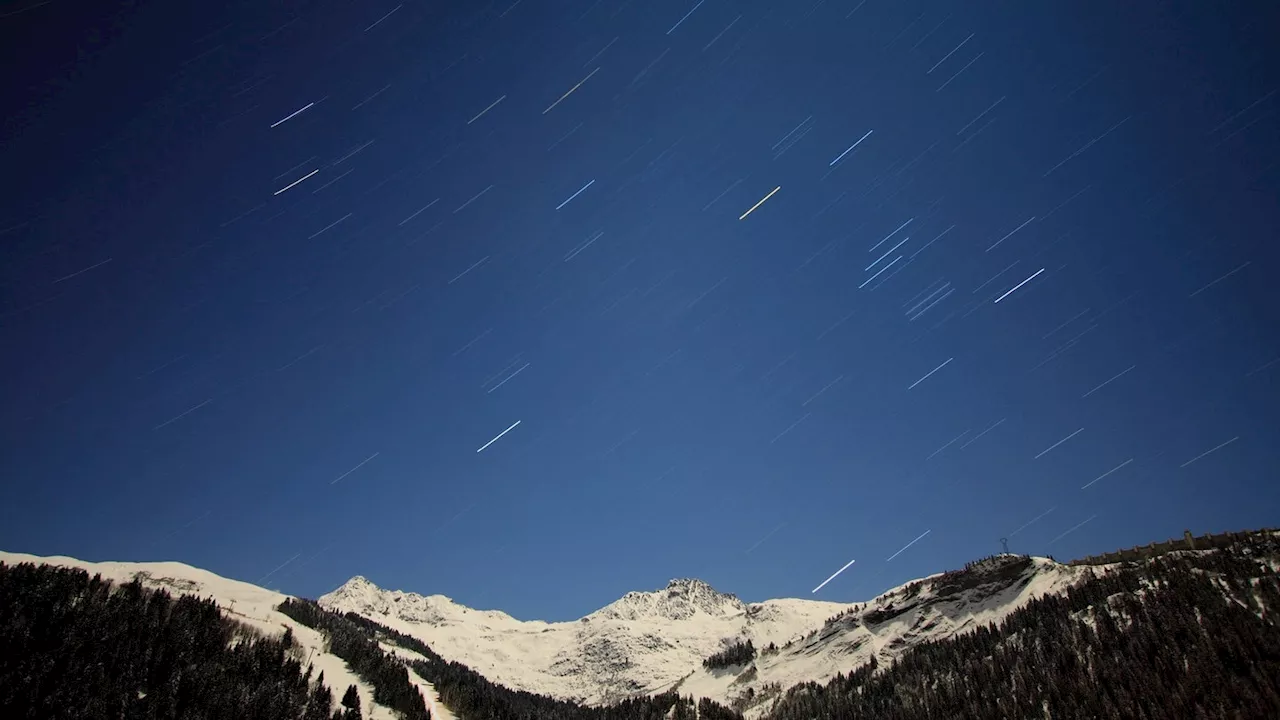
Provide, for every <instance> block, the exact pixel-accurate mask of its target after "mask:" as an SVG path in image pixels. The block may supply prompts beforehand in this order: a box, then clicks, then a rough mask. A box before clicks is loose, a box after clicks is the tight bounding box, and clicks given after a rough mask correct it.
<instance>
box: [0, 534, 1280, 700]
mask: <svg viewBox="0 0 1280 720" xmlns="http://www.w3.org/2000/svg"><path fill="white" fill-rule="evenodd" d="M1182 547H1184V546H1170V547H1169V548H1165V549H1161V551H1160V552H1159V553H1151V552H1148V553H1147V554H1144V555H1143V556H1142V557H1140V558H1139V559H1138V560H1134V561H1128V562H1122V563H1113V564H1078V565H1062V564H1059V563H1057V562H1055V561H1053V560H1051V559H1047V558H1034V557H1027V556H1020V555H1009V554H1005V555H996V556H992V557H989V558H984V559H982V560H979V561H975V562H971V563H969V564H968V565H967V566H966V567H965V568H963V569H960V570H955V571H950V572H944V573H940V574H936V575H932V576H929V577H926V578H922V579H920V580H916V581H913V582H910V583H906V584H904V585H902V586H900V587H897V588H894V589H892V590H890V591H888V592H885V593H883V594H881V595H880V596H879V597H876V598H874V599H872V600H870V601H868V602H864V603H858V604H853V605H844V604H838V603H826V602H817V601H810V600H799V599H781V600H770V601H765V602H760V603H744V602H742V601H741V600H740V599H738V598H737V597H735V596H733V595H730V594H726V593H722V592H719V591H717V590H715V589H714V588H712V587H710V586H709V585H707V584H706V583H704V582H701V581H698V580H692V579H680V580H673V581H671V582H670V583H669V584H668V585H667V587H665V588H663V589H661V590H657V591H651V592H632V593H628V594H627V595H625V596H623V597H622V598H620V599H619V600H617V601H615V602H613V603H610V604H609V605H607V606H605V607H603V608H601V609H599V610H597V611H595V612H593V613H591V614H589V615H587V616H585V617H583V618H581V619H579V620H577V621H574V622H565V623H545V622H538V621H520V620H517V619H515V618H512V617H511V616H509V615H507V614H505V613H502V612H498V611H478V610H473V609H471V608H467V607H465V606H462V605H460V604H457V603H454V602H453V601H451V600H449V599H448V598H447V597H444V596H441V595H432V596H422V595H416V594H413V593H405V592H401V591H390V590H383V589H380V588H378V587H377V586H376V585H374V584H373V583H372V582H370V581H369V580H367V579H365V578H362V577H356V578H353V579H352V580H350V581H348V582H347V583H346V584H344V585H343V586H342V587H340V588H338V589H337V590H335V591H333V592H332V593H329V594H327V595H325V596H323V597H321V598H320V599H319V601H318V602H312V601H299V600H296V599H292V598H288V597H287V596H284V595H281V594H279V593H274V592H270V591H267V590H264V589H262V588H257V587H255V586H252V585H249V584H247V583H241V582H238V581H234V580H228V579H225V578H220V577H218V576H216V575H213V574H212V573H208V572H207V571H203V570H200V569H198V568H192V567H189V566H186V565H182V564H178V563H85V562H82V561H78V560H74V559H71V558H37V557H34V556H29V555H16V554H12V553H0V562H3V563H5V564H7V565H13V564H15V563H24V562H25V563H33V564H35V565H46V564H47V565H51V566H63V567H68V568H81V569H84V570H86V571H88V572H90V573H101V574H102V577H103V578H104V579H108V580H114V581H116V582H117V583H120V584H125V583H129V582H131V581H132V582H134V583H135V584H136V585H137V586H138V587H146V588H152V589H160V590H164V591H167V592H170V593H172V594H173V595H175V596H177V595H179V594H182V593H191V594H193V595H195V596H198V597H202V598H211V602H214V603H215V605H213V606H212V607H216V608H217V609H218V610H219V611H220V612H221V613H222V614H223V615H224V616H225V617H227V618H229V619H234V620H235V621H236V622H237V623H238V624H242V625H243V626H244V627H246V628H249V629H251V630H252V632H254V633H255V634H257V635H260V636H261V637H263V638H268V639H269V638H285V637H287V638H288V639H289V640H288V641H289V642H291V643H293V644H294V645H296V647H297V651H296V652H297V654H298V655H299V657H298V658H297V661H298V667H299V668H301V667H303V666H304V665H305V664H310V665H312V666H314V669H315V670H316V671H323V672H324V676H325V678H326V682H327V684H328V685H329V686H330V687H331V688H334V689H335V694H336V693H337V691H338V690H340V689H341V688H345V687H346V686H347V685H349V684H350V685H355V686H356V687H357V690H358V692H359V696H360V697H361V698H362V699H363V702H362V705H364V708H363V709H364V711H365V715H364V716H365V717H372V718H389V717H398V716H400V713H398V712H397V711H394V710H392V709H391V707H392V706H397V707H399V706H405V707H407V706H406V705H405V703H407V702H409V700H408V698H407V697H406V696H405V695H404V693H405V691H406V690H396V689H395V688H396V687H403V688H405V689H407V691H408V692H409V693H410V694H414V693H413V692H412V689H417V690H419V691H421V693H422V696H423V697H424V698H425V701H426V702H425V708H424V709H429V710H430V712H431V714H432V717H444V718H449V717H452V716H453V713H451V712H450V710H453V711H454V712H455V713H456V715H457V717H461V718H466V719H468V720H471V719H472V718H474V719H477V720H479V719H480V718H506V717H513V718H514V717H539V718H565V719H574V720H577V719H578V718H582V719H583V720H596V719H604V718H609V719H611V720H631V719H632V718H658V717H669V718H692V717H695V716H697V717H702V718H721V717H723V718H733V717H738V716H739V715H738V713H742V714H743V715H745V716H747V717H748V718H769V719H770V720H792V719H793V718H795V719H799V718H813V717H862V716H873V717H877V718H903V719H904V720H906V719H913V718H925V717H941V716H946V717H972V718H987V717H991V718H996V717H1014V716H1016V717H1054V718H1059V717H1076V716H1089V717H1106V718H1113V717H1114V718H1122V717H1124V718H1127V717H1153V718H1155V717H1207V718H1218V717H1222V718H1227V717H1242V718H1252V717H1276V716H1280V629H1278V628H1277V625H1276V622H1275V610H1276V608H1277V607H1280V579H1278V577H1277V570H1278V569H1280V533H1276V532H1274V531H1265V532H1256V533H1241V534H1233V535H1230V536H1226V537H1224V538H1223V539H1220V540H1219V541H1218V542H1215V543H1213V544H1212V546H1211V547H1208V549H1204V548H1205V544H1203V543H1202V544H1200V545H1198V546H1197V549H1194V550H1186V549H1181V548H1182ZM28 567H30V566H28ZM19 607H21V604H19ZM17 617H19V618H21V617H22V613H21V612H19V615H18V616H17ZM286 632H287V635H285V634H284V633H286ZM303 652H305V654H306V658H305V660H306V662H305V663H303V658H302V657H301V654H302V653H303ZM357 670H359V672H357ZM371 679H372V680H371ZM384 681H386V682H384ZM396 683H400V685H396ZM295 684H296V683H295ZM375 699H376V700H377V702H376V703H372V702H371V701H372V700H375ZM726 706H727V707H726ZM1143 708H1158V709H1159V712H1155V711H1154V710H1153V711H1151V712H1148V711H1147V710H1144V709H1143ZM939 713H941V714H939ZM286 716H288V715H286ZM290 717H292V716H290Z"/></svg>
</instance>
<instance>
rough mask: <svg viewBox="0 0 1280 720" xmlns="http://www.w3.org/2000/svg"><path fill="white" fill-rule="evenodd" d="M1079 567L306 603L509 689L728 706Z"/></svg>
mask: <svg viewBox="0 0 1280 720" xmlns="http://www.w3.org/2000/svg"><path fill="white" fill-rule="evenodd" d="M1084 573H1085V570H1084V569H1083V568H1075V567H1069V566H1066V565H1061V564H1058V563H1056V562H1053V561H1051V560H1048V559H1045V558H1029V557H1024V556H1013V555H1009V556H1001V557H997V558H993V559H992V560H990V561H988V562H986V563H982V564H978V565H975V566H973V567H971V568H969V569H966V570H964V571H961V572H960V573H944V574H941V575H935V576H932V577H929V578H925V579H923V580H918V581H914V582H912V583H908V584H906V585H903V586H901V587H898V588H894V589H892V590H889V591H888V592H885V593H883V594H881V595H880V596H879V597H877V598H874V599H873V600H871V601H869V602H866V603H859V604H858V605H848V604H841V603H832V602H823V601H816V600H801V599H778V600H766V601H764V602H759V603H749V604H748V603H744V602H742V601H741V600H739V599H738V598H737V597H735V596H733V595H729V594H725V593H721V592H718V591H717V590H715V589H714V588H712V587H711V586H709V585H707V584H706V583H704V582H702V581H700V580H691V579H680V580H672V581H671V582H670V583H669V584H668V585H667V587H665V588H663V589H661V590H656V591H652V592H632V593H628V594H627V595H625V596H623V597H622V598H620V599H619V600H617V601H615V602H613V603H611V604H609V605H607V606H605V607H603V608H601V609H599V610H597V611H595V612H593V613H591V614H590V615H587V616H586V617H583V618H581V619H579V620H577V621H573V622H561V623H546V622H541V621H530V622H522V621H520V620H516V619H515V618H512V617H511V616H509V615H506V614H505V613H501V612H496V611H478V610H472V609H470V608H466V607H464V606H462V605H458V604H457V603H454V602H453V601H452V600H450V599H449V598H447V597H444V596H441V595H432V596H426V597H424V596H421V595H416V594H414V593H406V592H401V591H394V590H382V589H380V588H378V587H377V586H376V585H374V584H373V583H372V582H370V581H369V580H367V579H366V578H363V577H356V578H352V579H351V580H350V581H348V582H347V583H346V584H344V585H343V586H342V587H340V588H338V589H337V590H335V591H333V592H331V593H329V594H327V595H324V596H322V597H320V598H319V603H320V605H321V606H322V607H325V608H328V609H330V610H334V611H335V612H352V613H355V614H357V615H361V616H363V617H366V618H369V619H371V620H375V621H377V622H379V623H381V624H383V625H386V626H387V627H390V628H393V629H395V630H398V631H400V632H403V633H405V634H407V635H411V636H413V637H416V638H418V639H420V640H422V641H423V642H425V643H427V644H428V645H430V646H431V647H432V648H434V649H435V650H436V651H438V652H439V653H441V654H442V655H443V656H444V657H447V658H449V659H451V660H456V661H458V662H460V663H463V664H465V665H468V666H469V667H472V668H474V669H476V670H478V671H480V672H482V673H483V674H484V675H485V677H487V678H489V679H491V680H493V681H494V682H500V683H503V684H504V685H507V686H508V687H511V688H515V689H518V690H526V691H529V692H537V693H546V694H549V695H552V696H554V697H559V698H564V699H568V700H573V701H575V702H583V703H587V704H601V703H607V702H610V701H613V700H616V699H619V698H621V697H627V696H631V695H635V694H646V693H658V692H663V691H666V690H670V689H675V690H678V691H679V692H680V693H682V694H686V695H693V696H695V697H709V698H712V699H713V700H716V701H717V702H721V703H725V704H730V703H734V702H739V701H741V699H744V698H747V697H756V696H758V695H759V694H760V693H767V692H768V690H767V689H768V688H775V690H774V691H775V692H776V688H782V689H785V688H788V687H791V686H792V685H794V684H796V683H800V682H805V681H818V682H825V681H827V680H829V679H831V678H833V677H835V676H836V674H837V673H839V672H847V671H848V670H849V669H851V668H855V667H858V666H861V665H863V664H864V663H867V662H869V661H870V660H871V658H873V657H874V658H877V659H878V660H879V661H880V662H881V663H886V662H888V661H890V660H891V659H892V658H894V657H897V656H899V655H901V654H902V653H903V652H905V651H907V650H909V649H910V648H912V647H915V646H916V645H918V644H920V643H923V642H928V641H933V640H939V639H943V638H947V637H950V636H952V635H954V634H956V633H958V632H962V631H964V630H967V629H972V628H974V627H977V626H979V625H984V624H986V623H989V622H998V621H1000V620H1001V619H1003V618H1004V617H1005V616H1007V615H1008V614H1009V613H1010V612H1012V611H1014V610H1016V609H1017V608H1019V607H1022V606H1024V605H1026V604H1027V603H1028V602H1030V601H1032V600H1034V599H1035V598H1037V597H1040V596H1042V595H1044V594H1045V593H1055V592H1061V591H1062V590H1064V589H1065V588H1067V587H1069V586H1071V585H1072V584H1074V583H1076V582H1079V580H1080V579H1081V578H1082V577H1084ZM746 641H750V642H751V643H752V644H753V646H754V647H755V648H757V649H759V650H760V651H761V654H760V657H759V658H758V659H757V660H756V661H755V662H754V664H753V665H752V668H753V669H752V671H751V673H750V674H744V673H740V672H734V671H733V670H734V669H733V668H711V669H708V668H703V667H702V661H703V660H704V659H706V658H707V657H708V656H710V655H713V654H715V653H717V652H719V651H721V650H724V649H725V648H726V647H728V646H730V645H732V644H733V643H735V642H746ZM771 646H772V648H773V649H772V650H771V649H769V648H770V647H771ZM739 670H741V668H739ZM757 706H758V705H757Z"/></svg>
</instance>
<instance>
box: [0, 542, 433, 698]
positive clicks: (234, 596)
mask: <svg viewBox="0 0 1280 720" xmlns="http://www.w3.org/2000/svg"><path fill="white" fill-rule="evenodd" d="M0 562H3V563H5V564H7V565H17V564H19V563H24V562H29V563H34V564H36V565H46V564H47V565H57V566H60V567H68V568H79V569H81V570H84V571H85V572H88V573H89V574H90V575H95V574H101V575H102V577H103V578H104V579H107V580H111V581H113V582H116V583H126V582H129V581H131V580H133V579H134V578H137V579H139V580H141V581H142V584H143V585H145V586H147V587H151V588H164V589H165V590H167V591H168V592H169V593H171V594H173V595H175V596H177V595H183V594H192V595H197V596H199V597H212V598H213V599H214V600H216V601H217V603H218V605H219V606H220V607H221V608H222V611H223V612H224V613H225V614H226V615H229V616H231V617H233V618H235V619H237V620H239V621H241V622H243V623H245V624H246V625H250V626H252V627H255V628H257V629H258V630H260V631H262V632H263V633H266V634H269V635H279V634H281V633H283V632H284V630H285V628H290V629H292V630H293V635H294V637H295V638H297V640H298V642H299V643H300V644H301V645H302V646H303V647H305V648H308V649H309V653H308V662H310V663H311V664H313V665H314V666H315V670H316V673H317V674H319V673H320V672H323V673H324V676H325V684H326V685H328V686H329V689H330V690H332V691H334V693H335V694H336V695H337V696H339V697H341V695H342V692H343V690H345V689H346V688H347V686H348V685H355V686H356V687H357V688H358V689H359V691H360V697H361V698H362V700H363V707H362V710H363V711H364V717H365V718H368V719H369V720H398V718H399V715H398V714H397V713H395V712H394V711H392V710H390V709H389V708H386V707H383V706H381V705H374V704H372V698H373V687H372V686H371V685H369V684H368V683H366V682H364V681H362V680H360V679H359V678H357V677H356V675H355V674H354V673H353V672H351V670H350V669H349V668H348V667H347V663H346V662H345V661H343V660H342V659H341V658H339V657H337V656H335V655H331V654H329V653H327V652H325V643H324V642H323V640H322V638H321V636H320V633H318V632H316V631H315V630H312V629H311V628H309V627H306V626H305V625H301V624H299V623H298V622H296V621H294V620H293V619H292V618H290V617H288V616H286V615H284V614H282V613H280V612H279V611H277V610H276V609H275V608H276V606H277V605H279V604H280V603H281V602H283V601H284V599H285V598H286V597H288V596H286V595H281V594H280V593H278V592H274V591H272V590H266V589H264V588H260V587H258V586H256V585H250V584H249V583H246V582H240V581H239V580H229V579H227V578H224V577H221V576H219V575H215V574H213V573H211V572H209V571H208V570H201V569H200V568H195V567H191V566H190V565H184V564H182V563H176V562H150V563H130V562H100V563H94V562H85V561H83V560H77V559H75V558H69V557H38V556H35V555H25V554H22V553H10V552H3V551H0ZM398 652H399V654H400V655H401V656H406V655H408V654H409V653H406V652H404V651H402V650H400V651H398ZM410 679H411V680H412V681H413V682H414V683H415V684H417V686H418V689H419V690H420V691H421V692H422V696H423V698H424V699H425V700H426V702H427V708H428V709H429V710H430V711H431V717H432V718H436V719H438V720H453V715H452V714H451V713H449V711H448V709H447V708H444V707H443V706H442V705H440V703H439V696H438V695H437V694H436V692H435V689H434V688H433V687H432V686H431V684H430V683H427V682H425V681H423V680H422V679H421V678H418V677H416V676H415V675H413V673H410Z"/></svg>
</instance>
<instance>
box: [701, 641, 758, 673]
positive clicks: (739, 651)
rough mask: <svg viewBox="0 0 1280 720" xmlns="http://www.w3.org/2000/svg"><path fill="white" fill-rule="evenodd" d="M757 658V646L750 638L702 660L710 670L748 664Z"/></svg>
mask: <svg viewBox="0 0 1280 720" xmlns="http://www.w3.org/2000/svg"><path fill="white" fill-rule="evenodd" d="M755 659H756V646H755V645H752V644H751V641H750V640H747V641H746V642H741V641H739V642H736V643H734V644H732V645H730V646H729V647H727V648H725V649H724V650H721V651H720V652H718V653H716V654H714V655H711V656H710V657H708V658H707V659H706V660H703V661H702V667H704V668H706V669H708V670H715V669H717V668H727V667H733V666H734V665H746V664H747V663H749V662H751V661H752V660H755Z"/></svg>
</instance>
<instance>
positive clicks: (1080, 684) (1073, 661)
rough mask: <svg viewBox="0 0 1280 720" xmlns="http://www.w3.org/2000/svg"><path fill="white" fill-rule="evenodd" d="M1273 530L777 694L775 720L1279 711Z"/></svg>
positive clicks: (1278, 588)
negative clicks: (882, 662)
mask: <svg viewBox="0 0 1280 720" xmlns="http://www.w3.org/2000/svg"><path fill="white" fill-rule="evenodd" d="M1264 557H1265V558H1268V559H1269V560H1270V561H1272V562H1274V560H1275V559H1277V558H1280V546H1277V542H1276V538H1275V537H1274V536H1272V535H1257V536H1253V537H1252V538H1251V539H1250V540H1249V541H1248V542H1247V543H1244V544H1242V545H1240V546H1237V547H1235V548H1232V549H1231V550H1230V551H1225V552H1217V553H1211V554H1205V555H1182V556H1172V555H1171V556H1165V557H1162V558H1159V559H1157V560H1153V561H1149V562H1144V563H1141V564H1132V565H1128V566H1125V567H1122V568H1120V569H1117V570H1113V571H1111V572H1108V573H1106V574H1103V575H1097V576H1093V577H1091V578H1090V579H1087V580H1086V581H1085V582H1083V583H1081V584H1080V585H1078V586H1075V587H1073V588H1071V589H1070V590H1068V591H1067V592H1066V593H1065V594H1062V595H1046V596H1044V597H1042V598H1040V599H1037V600H1035V601H1033V602H1031V603H1029V604H1028V605H1026V606H1024V607H1023V608H1021V609H1019V610H1017V611H1015V612H1013V613H1012V614H1010V615H1009V616H1008V617H1007V618H1005V620H1004V621H1003V622H1001V623H1000V624H999V625H995V624H989V625H987V626H984V627H980V628H978V629H977V630H976V631H975V632H971V633H967V634H964V635H959V636H956V637H953V638H950V639H947V640H944V641H938V642H930V643H926V644H922V645H920V646H917V647H915V648H913V649H912V650H910V651H908V652H907V653H906V654H904V655H903V656H902V657H900V658H898V659H896V660H895V661H894V662H893V663H892V665H891V666H890V667H887V668H884V667H878V666H877V664H876V662H875V661H874V660H873V661H872V662H871V663H869V664H867V665H864V666H862V667H861V668H858V669H857V670H854V671H853V672H850V673H847V674H841V675H838V676H836V677H835V678H834V679H833V680H831V681H830V682H829V683H827V684H825V685H819V684H817V683H804V684H801V685H798V686H796V687H794V688H792V689H791V690H789V691H788V692H787V693H786V696H785V697H784V698H783V699H782V700H781V701H780V702H779V704H778V705H777V706H776V707H775V708H774V709H773V710H772V712H771V713H770V716H769V717H770V720H802V719H803V720H810V719H811V718H850V719H853V718H876V719H877V720H881V719H883V720H917V719H919V720H923V719H924V718H981V719H986V718H992V719H995V718H1010V717H1017V718H1047V717H1052V718H1106V719H1110V718H1124V719H1126V720H1128V719H1129V718H1150V719H1151V720H1158V719H1162V718H1193V719H1195V720H1202V719H1203V720H1208V719H1217V718H1224V719H1225V718H1233V719H1234V718H1248V719H1253V718H1259V719H1261V718H1276V717H1280V628H1277V625H1276V620H1275V612H1276V610H1277V609H1278V608H1280V578H1278V577H1277V575H1276V572H1275V571H1274V570H1273V569H1272V565H1271V564H1270V563H1268V562H1261V561H1260V558H1264Z"/></svg>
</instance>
